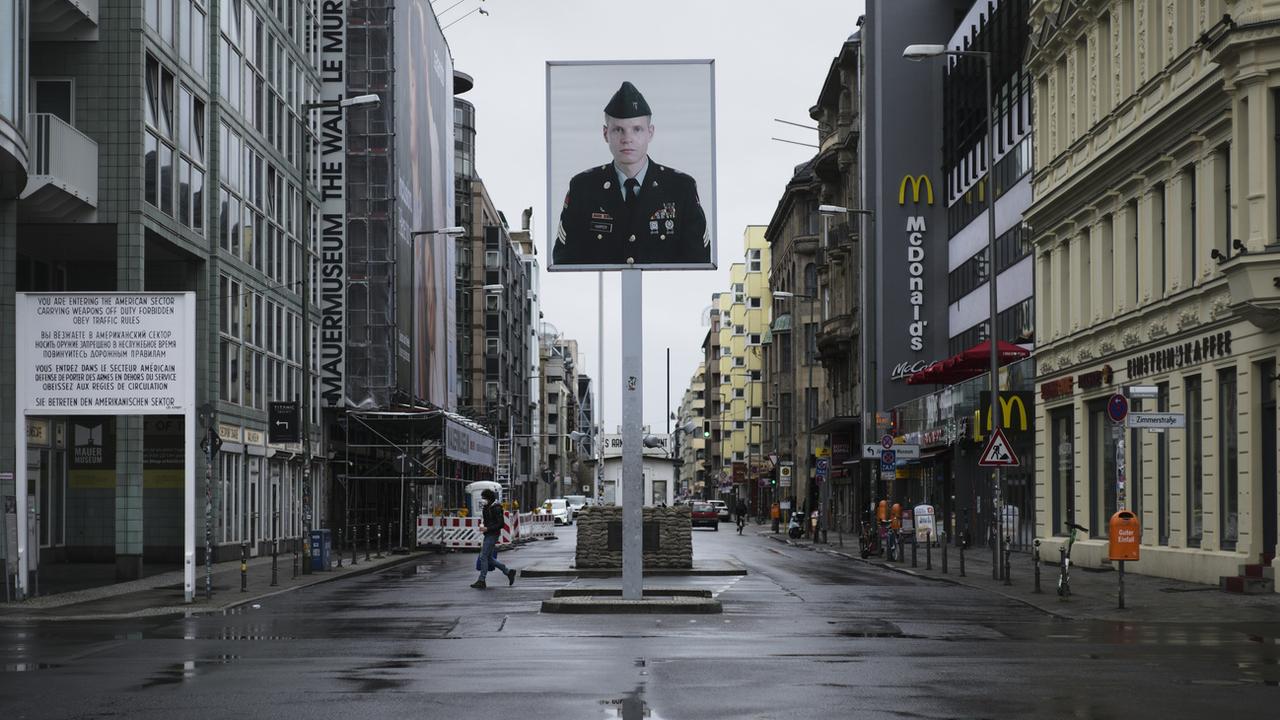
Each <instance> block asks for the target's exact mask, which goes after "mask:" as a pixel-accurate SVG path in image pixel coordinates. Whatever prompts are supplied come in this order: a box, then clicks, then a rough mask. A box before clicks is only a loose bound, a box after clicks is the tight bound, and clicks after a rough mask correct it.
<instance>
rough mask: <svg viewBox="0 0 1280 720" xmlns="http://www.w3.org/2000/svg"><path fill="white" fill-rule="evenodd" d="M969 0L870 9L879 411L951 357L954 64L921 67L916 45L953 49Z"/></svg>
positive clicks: (918, 0) (866, 37)
mask: <svg viewBox="0 0 1280 720" xmlns="http://www.w3.org/2000/svg"><path fill="white" fill-rule="evenodd" d="M969 4H971V2H970V1H969V0H946V1H945V2H942V1H940V0H895V2H874V3H868V4H867V17H866V22H865V23H864V30H863V35H862V37H863V48H864V53H865V54H866V57H867V61H866V68H865V71H864V74H865V79H864V86H863V93H864V95H866V98H865V99H864V102H863V108H864V114H865V117H864V127H865V129H866V131H865V133H864V140H865V148H866V152H865V153H864V158H863V162H862V164H863V166H864V167H863V170H864V172H866V181H865V182H864V185H863V191H864V193H865V197H866V198H867V202H866V203H865V204H864V207H868V208H870V209H873V210H874V211H875V233H876V238H875V246H874V248H875V249H874V252H875V268H874V278H875V282H876V283H877V284H878V286H877V287H876V288H875V293H874V298H873V299H872V300H871V304H873V305H874V308H873V309H874V313H875V322H874V325H875V332H874V337H873V338H872V340H873V342H872V352H874V353H875V354H876V357H875V362H876V368H877V373H878V375H879V377H878V378H876V379H875V382H876V386H877V388H879V390H878V392H879V393H880V395H879V397H878V399H877V406H876V408H874V409H879V410H884V409H888V408H892V407H894V406H896V405H898V404H900V403H902V402H905V401H906V400H909V399H911V398H912V397H915V396H917V395H920V394H923V393H925V392H927V391H928V388H927V387H922V386H908V385H907V384H906V379H907V377H908V376H909V375H911V373H913V372H915V371H917V370H922V369H924V368H925V367H928V366H929V364H930V363H932V362H934V361H936V360H942V359H944V358H946V356H947V355H948V353H947V339H948V336H949V330H948V325H947V307H948V298H947V271H948V247H947V243H948V229H947V222H946V221H947V213H946V188H945V186H944V179H943V176H942V174H941V173H942V162H943V161H942V154H941V147H942V78H943V68H944V65H945V63H946V60H945V59H944V58H932V59H927V60H924V61H923V62H913V61H911V60H907V59H906V58H904V57H902V51H903V50H904V49H905V48H906V47H907V46H908V45H911V44H915V43H943V42H946V40H947V38H949V37H950V36H951V34H952V31H953V30H954V23H955V19H956V14H955V13H956V11H962V10H964V9H967V7H968V5H969Z"/></svg>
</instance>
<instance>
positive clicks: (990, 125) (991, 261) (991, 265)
mask: <svg viewBox="0 0 1280 720" xmlns="http://www.w3.org/2000/svg"><path fill="white" fill-rule="evenodd" d="M940 55H951V56H956V57H976V58H981V59H982V63H983V68H984V70H985V73H986V80H987V95H986V98H985V99H986V109H987V142H986V145H987V148H986V149H987V180H986V182H987V188H986V193H985V194H986V196H987V281H988V282H989V283H990V288H989V291H990V300H989V302H990V308H989V310H990V317H989V319H988V321H987V322H988V324H989V326H990V327H989V328H988V331H987V342H988V343H990V345H991V408H992V410H991V434H992V435H993V436H994V435H995V434H996V433H998V432H1000V413H998V412H996V411H995V408H996V406H997V405H998V404H999V403H998V398H999V393H1000V360H999V357H1000V356H999V354H998V352H997V350H996V319H997V315H998V310H997V306H996V206H995V203H996V199H995V198H996V192H995V166H996V155H995V108H994V107H992V104H991V99H992V88H991V62H992V57H991V53H989V52H986V51H983V50H948V49H947V47H946V46H945V45H908V46H907V47H906V48H905V49H904V50H903V51H902V57H904V58H906V59H908V60H914V61H920V60H924V59H925V58H931V57H938V56H940ZM991 497H992V503H991V509H992V511H993V512H994V513H995V516H994V518H993V522H994V523H995V525H996V528H997V531H996V544H997V545H1001V544H1002V532H1001V530H1000V524H1001V522H1002V520H1003V508H1002V507H1001V504H1002V503H1003V501H1004V493H1003V489H1002V488H1001V486H1000V468H999V467H998V466H997V467H993V468H992V469H991ZM998 552H1002V553H1003V552H1007V551H998ZM1004 562H1008V559H1007V558H1005V559H1004ZM994 565H995V567H993V568H992V569H991V572H992V577H993V578H995V579H999V578H1000V576H1001V574H1002V563H1001V561H1000V557H999V555H997V558H996V562H995V563H994ZM1004 581H1005V584H1006V585H1007V584H1009V582H1010V581H1009V577H1008V575H1007V574H1005V578H1004Z"/></svg>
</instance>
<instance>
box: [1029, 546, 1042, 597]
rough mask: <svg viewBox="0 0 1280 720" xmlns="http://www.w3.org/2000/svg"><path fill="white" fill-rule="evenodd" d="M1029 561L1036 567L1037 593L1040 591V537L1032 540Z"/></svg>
mask: <svg viewBox="0 0 1280 720" xmlns="http://www.w3.org/2000/svg"><path fill="white" fill-rule="evenodd" d="M1031 562H1032V563H1033V564H1034V565H1035V569H1036V573H1035V575H1036V589H1035V592H1036V593H1039V592H1040V538H1036V539H1035V541H1034V542H1033V548H1032V550H1031Z"/></svg>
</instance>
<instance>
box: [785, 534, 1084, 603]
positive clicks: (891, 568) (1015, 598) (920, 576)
mask: <svg viewBox="0 0 1280 720" xmlns="http://www.w3.org/2000/svg"><path fill="white" fill-rule="evenodd" d="M767 537H769V538H770V539H773V540H776V541H777V542H781V543H785V544H787V545H790V546H792V547H797V548H801V549H804V550H810V551H814V552H820V553H825V554H827V555H835V556H837V557H842V558H845V559H847V560H854V561H857V562H860V563H863V564H864V565H869V566H871V567H878V568H881V569H883V570H889V571H891V572H896V573H899V574H901V575H909V576H911V577H914V578H918V579H920V580H930V581H933V582H943V583H948V584H950V585H956V586H959V587H966V588H969V589H971V590H978V591H981V592H989V593H991V594H993V595H999V596H1001V597H1003V598H1005V599H1007V600H1013V601H1014V602H1017V603H1021V604H1023V605H1026V606H1027V607H1029V608H1031V609H1032V610H1037V611H1039V612H1042V613H1044V614H1045V615H1048V616H1049V617H1052V618H1055V619H1057V620H1078V619H1082V618H1075V617H1071V616H1069V615H1063V614H1061V613H1056V612H1054V611H1052V610H1050V609H1048V608H1046V607H1042V606H1040V605H1037V604H1036V603H1034V602H1031V601H1030V600H1027V599H1026V598H1021V597H1018V596H1017V595H1010V594H1009V593H1006V592H1002V591H1000V590H996V589H993V588H988V587H983V586H981V585H975V584H973V583H967V582H962V581H961V580H959V579H958V578H952V577H937V576H934V575H925V574H923V573H919V572H916V571H914V570H911V569H910V568H905V567H898V566H897V565H895V564H893V563H890V562H886V561H872V560H864V559H863V558H861V557H859V556H857V555H850V554H849V553H846V552H841V551H839V550H828V549H826V548H819V547H815V546H813V545H802V544H800V543H797V542H795V541H794V540H792V539H790V538H786V537H773V536H772V535H769V536H767ZM1083 619H1088V618H1083Z"/></svg>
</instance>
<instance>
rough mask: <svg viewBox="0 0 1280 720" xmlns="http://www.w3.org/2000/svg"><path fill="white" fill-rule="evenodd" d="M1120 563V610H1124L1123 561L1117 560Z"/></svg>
mask: <svg viewBox="0 0 1280 720" xmlns="http://www.w3.org/2000/svg"><path fill="white" fill-rule="evenodd" d="M1116 562H1118V563H1120V609H1121V610H1123V609H1124V561H1123V560H1117V561H1116Z"/></svg>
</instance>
